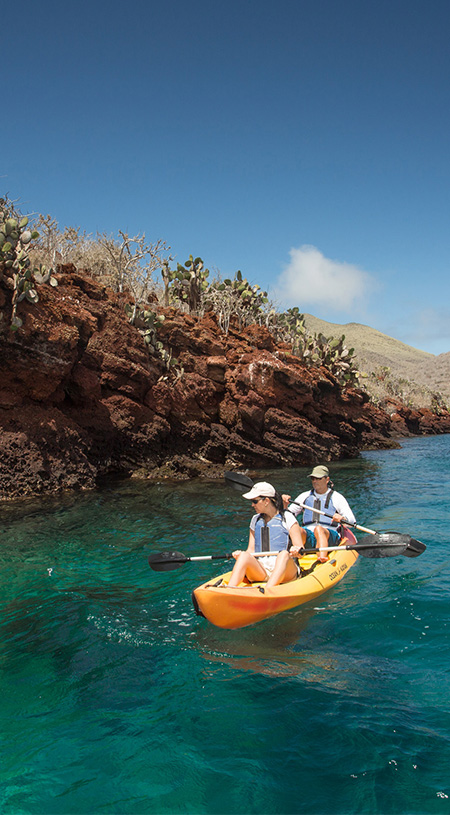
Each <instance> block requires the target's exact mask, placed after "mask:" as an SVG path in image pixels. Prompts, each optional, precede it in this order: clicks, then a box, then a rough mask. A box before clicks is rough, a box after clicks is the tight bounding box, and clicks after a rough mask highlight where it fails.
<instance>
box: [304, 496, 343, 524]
mask: <svg viewBox="0 0 450 815" xmlns="http://www.w3.org/2000/svg"><path fill="white" fill-rule="evenodd" d="M333 492H334V490H328V492H327V493H326V497H325V496H324V497H325V504H324V505H323V504H322V501H321V500H320V499H319V498H316V497H315V495H314V490H311V492H310V493H309V495H308V497H307V498H305V500H304V502H303V503H304V504H306V506H308V507H311V509H305V511H304V512H303V526H307V525H308V524H320V526H332V527H336V526H338V524H337V523H334V522H333V521H332V520H331V518H329V517H328V515H334V513H335V512H336V507H335V506H334V504H333V501H332V495H333ZM312 509H320V510H322V509H323V510H324V512H326V513H327V515H319V513H318V512H312Z"/></svg>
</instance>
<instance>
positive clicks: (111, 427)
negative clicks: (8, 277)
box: [0, 267, 450, 499]
mask: <svg viewBox="0 0 450 815" xmlns="http://www.w3.org/2000/svg"><path fill="white" fill-rule="evenodd" d="M57 277H58V280H59V286H58V288H56V289H53V288H51V287H50V286H47V285H42V286H40V287H39V289H38V290H39V303H38V304H36V305H31V304H28V303H26V302H22V303H21V304H20V306H19V312H18V313H19V314H20V316H21V318H22V320H23V327H22V328H21V329H19V330H18V331H16V332H12V331H11V330H10V329H9V318H10V314H11V305H10V293H9V291H8V290H7V289H6V288H2V285H1V283H0V309H1V310H2V312H3V318H2V320H1V321H0V352H1V358H0V473H1V478H0V498H3V499H8V498H12V497H19V496H23V495H31V494H39V493H44V492H54V491H57V490H60V489H68V488H89V487H92V486H94V485H95V483H96V480H97V479H98V478H99V477H100V476H103V475H106V474H108V473H124V474H133V473H137V472H139V473H140V474H142V475H145V474H150V475H153V476H157V477H161V476H164V475H167V476H174V477H183V476H186V475H195V474H208V475H214V474H216V475H218V474H219V473H220V474H221V473H222V472H223V469H224V468H231V467H233V466H247V467H252V468H260V467H276V466H289V465H295V464H311V463H313V462H315V461H318V460H320V461H329V460H332V459H338V458H342V457H352V456H355V455H357V453H358V451H359V450H360V449H361V448H364V447H368V446H371V447H373V446H390V445H392V443H393V442H392V440H391V431H392V423H391V419H390V417H389V416H388V414H387V413H385V412H384V411H382V410H380V409H377V408H375V407H374V406H373V405H371V404H370V403H369V402H368V399H367V397H366V395H365V394H364V393H362V392H361V391H356V390H352V389H349V390H347V391H345V392H342V391H341V389H340V387H339V385H338V383H337V382H336V380H335V379H334V378H333V377H332V376H331V374H329V373H328V372H327V371H326V370H325V369H307V368H305V367H304V366H303V365H302V364H301V363H300V361H299V360H298V359H297V358H296V357H294V356H292V354H291V353H290V351H289V348H288V347H287V346H276V345H275V344H274V342H273V339H272V337H271V335H270V334H269V333H268V332H267V331H266V330H265V329H264V328H259V327H257V326H251V327H249V328H247V329H245V330H243V331H242V332H238V331H237V330H234V331H233V330H232V331H230V333H229V335H228V336H225V335H224V334H223V333H222V332H221V331H220V330H219V329H218V327H217V324H216V321H215V318H214V317H213V315H207V316H206V317H204V318H203V319H198V318H194V317H191V316H187V315H184V314H181V313H179V312H177V311H175V310H173V309H167V310H166V311H165V312H164V313H165V322H164V323H163V326H162V328H161V329H160V331H159V339H161V341H162V342H163V343H164V345H165V347H166V348H167V349H171V351H172V353H173V356H174V357H176V358H177V359H178V361H179V363H180V364H181V365H182V368H181V367H180V366H178V369H177V370H178V373H177V372H176V371H172V372H170V373H169V372H168V371H167V369H166V368H165V367H164V365H163V364H162V362H161V361H160V360H159V359H156V358H154V357H152V356H150V355H149V353H148V350H147V347H146V345H145V343H144V341H143V338H142V336H141V334H140V333H139V331H138V330H137V329H136V328H134V327H133V326H131V325H130V324H129V322H128V320H127V317H126V314H125V312H124V309H123V303H122V302H121V301H120V298H119V297H118V296H116V295H114V294H112V293H111V292H110V291H108V290H106V289H105V288H104V287H102V286H101V285H99V284H98V283H97V282H95V281H94V280H92V279H91V278H90V277H88V276H87V275H86V274H84V273H78V272H77V271H76V270H75V269H74V268H73V267H63V268H62V269H60V273H59V274H58V275H57ZM181 370H183V373H182V375H181V376H179V375H178V374H179V373H180V372H181ZM402 421H403V423H404V418H403V419H402ZM402 429H403V430H404V431H405V432H408V431H407V428H406V425H405V428H402ZM449 429H450V423H449ZM419 432H420V429H419ZM431 432H432V431H431Z"/></svg>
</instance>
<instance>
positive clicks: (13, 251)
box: [0, 207, 58, 330]
mask: <svg viewBox="0 0 450 815" xmlns="http://www.w3.org/2000/svg"><path fill="white" fill-rule="evenodd" d="M38 237H39V233H38V232H36V231H35V230H31V229H29V228H28V218H27V217H24V218H19V217H11V215H10V213H9V212H8V210H7V208H6V207H5V208H0V281H2V280H3V281H4V282H5V283H6V285H7V286H8V288H10V289H12V292H13V294H12V314H11V328H12V329H13V330H17V329H18V328H20V327H21V326H22V320H21V318H20V317H19V316H18V314H17V306H18V304H19V303H20V302H21V301H22V300H25V299H26V300H27V301H28V302H29V303H37V302H38V301H39V296H38V293H37V291H36V284H40V283H44V282H48V283H50V285H53V286H57V285H58V281H57V280H56V278H55V277H53V276H52V274H51V271H47V270H46V269H45V268H44V267H42V266H40V267H39V269H34V268H32V267H31V261H30V258H29V256H28V247H29V245H30V243H31V242H32V241H33V240H36V238H38Z"/></svg>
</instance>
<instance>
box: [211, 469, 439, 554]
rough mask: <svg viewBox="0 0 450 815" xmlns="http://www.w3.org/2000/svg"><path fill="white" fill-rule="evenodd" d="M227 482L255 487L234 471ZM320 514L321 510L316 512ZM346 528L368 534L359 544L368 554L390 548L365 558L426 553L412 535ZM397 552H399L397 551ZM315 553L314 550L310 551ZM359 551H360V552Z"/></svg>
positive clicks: (359, 527) (240, 489) (232, 484)
mask: <svg viewBox="0 0 450 815" xmlns="http://www.w3.org/2000/svg"><path fill="white" fill-rule="evenodd" d="M224 476H225V481H227V482H228V483H229V484H230V485H231V486H232V487H234V489H237V490H239V492H242V491H243V488H245V489H246V490H247V489H249V488H251V487H253V485H254V482H253V481H252V479H251V478H249V477H248V476H247V475H244V474H243V473H236V472H232V471H228V472H226V473H224ZM290 503H291V504H297V505H298V506H301V507H303V508H304V509H311V507H308V506H306V504H302V503H300V502H299V501H291V502H290ZM315 511H316V512H318V511H319V510H315ZM320 514H321V515H326V516H327V517H328V518H332V517H333V516H332V515H330V513H328V512H321V513H320ZM345 526H351V527H353V528H354V529H358V530H359V531H360V532H367V533H368V537H367V538H363V542H362V543H360V544H358V546H364V547H367V551H368V552H374V551H375V548H376V547H377V546H379V547H380V552H381V550H383V552H387V551H388V547H389V548H390V551H391V554H386V553H381V554H366V555H365V557H372V558H375V557H395V555H405V557H418V556H419V555H421V554H422V552H424V551H425V549H426V546H425V544H424V543H422V542H421V541H418V540H416V539H415V538H411V537H410V535H405V534H403V533H401V532H376V531H375V530H374V529H367V528H366V527H365V526H360V525H359V524H357V523H353V522H351V521H345ZM339 548H352V549H353V548H356V547H345V546H344V547H342V546H341V547H339ZM396 550H397V551H396ZM309 551H314V550H309ZM358 551H359V550H358ZM360 551H361V554H362V555H364V551H363V550H362V549H361V550H360Z"/></svg>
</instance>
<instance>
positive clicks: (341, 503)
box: [288, 490, 356, 529]
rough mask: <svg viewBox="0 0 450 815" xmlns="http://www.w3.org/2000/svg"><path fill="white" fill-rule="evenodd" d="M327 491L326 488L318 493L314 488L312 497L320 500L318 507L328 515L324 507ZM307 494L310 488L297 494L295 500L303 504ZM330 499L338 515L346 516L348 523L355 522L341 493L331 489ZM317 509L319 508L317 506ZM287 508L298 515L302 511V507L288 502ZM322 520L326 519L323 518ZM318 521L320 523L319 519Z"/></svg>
mask: <svg viewBox="0 0 450 815" xmlns="http://www.w3.org/2000/svg"><path fill="white" fill-rule="evenodd" d="M328 492H329V490H327V491H326V492H324V493H322V494H320V495H319V493H317V492H316V491H315V490H314V493H313V496H314V498H317V499H318V500H319V501H320V509H321V510H322V511H323V512H324V513H326V514H328V515H329V514H330V509H329V508H328V509H326V508H325V501H326V499H327V495H328ZM309 495H311V490H307V491H306V492H301V493H300V495H298V496H297V498H296V499H295V500H296V501H298V503H299V504H304V503H305V501H306V499H307V498H308V496H309ZM331 501H332V503H333V506H334V508H335V510H336V512H338V513H339V515H344V516H345V517H346V518H347V521H350V523H353V524H354V523H356V518H355V516H354V515H353V512H352V510H351V509H350V507H349V504H348V502H347V500H346V499H345V498H344V496H343V495H341V493H340V492H336V490H333V494H332V496H331ZM308 508H309V507H308ZM311 509H312V507H311ZM318 509H319V507H318ZM288 510H289V512H292V513H293V514H294V515H299V514H300V513H301V512H304V509H303V507H299V506H297V505H296V504H289V507H288ZM324 520H327V519H326V518H324ZM318 523H319V524H320V521H319V522H318ZM316 526H317V523H310V524H306V526H305V528H306V529H314V528H315V527H316Z"/></svg>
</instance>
